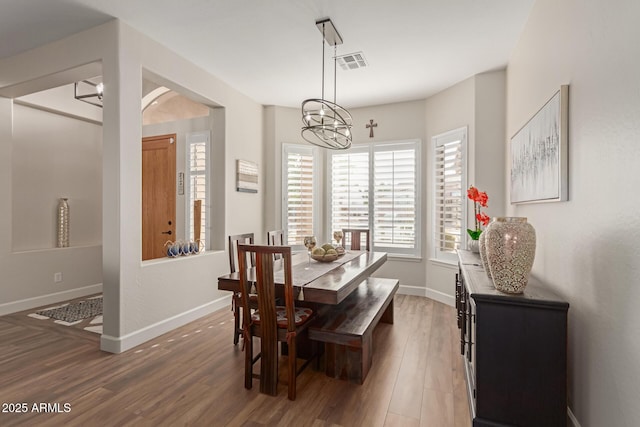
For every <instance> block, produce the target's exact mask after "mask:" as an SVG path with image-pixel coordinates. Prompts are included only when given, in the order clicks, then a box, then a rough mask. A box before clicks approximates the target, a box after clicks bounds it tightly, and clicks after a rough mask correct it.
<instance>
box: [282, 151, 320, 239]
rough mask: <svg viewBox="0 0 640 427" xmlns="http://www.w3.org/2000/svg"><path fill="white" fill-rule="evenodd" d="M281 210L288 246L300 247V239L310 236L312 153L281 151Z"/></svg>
mask: <svg viewBox="0 0 640 427" xmlns="http://www.w3.org/2000/svg"><path fill="white" fill-rule="evenodd" d="M285 153H286V156H285V161H286V165H285V170H286V177H285V178H286V179H285V189H286V193H285V206H286V217H285V220H286V224H284V229H285V230H286V235H287V244H288V245H302V244H303V240H304V236H311V235H313V234H314V232H313V176H314V170H313V169H314V163H313V149H311V148H308V147H293V146H290V147H285Z"/></svg>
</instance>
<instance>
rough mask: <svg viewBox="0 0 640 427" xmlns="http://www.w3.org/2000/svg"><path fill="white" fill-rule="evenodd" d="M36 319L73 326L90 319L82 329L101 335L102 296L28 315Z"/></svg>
mask: <svg viewBox="0 0 640 427" xmlns="http://www.w3.org/2000/svg"><path fill="white" fill-rule="evenodd" d="M29 316H30V317H33V318H36V319H53V320H54V321H55V323H58V324H61V325H65V326H73V325H78V324H80V323H82V322H83V321H84V320H85V319H92V320H91V321H90V322H85V323H88V325H87V326H86V327H84V328H83V329H85V330H87V331H90V332H95V333H99V334H101V333H102V296H101V295H100V296H97V297H92V298H87V299H85V300H82V301H74V302H69V303H65V304H62V305H57V306H55V307H48V308H45V309H43V310H39V311H36V312H35V313H32V314H29Z"/></svg>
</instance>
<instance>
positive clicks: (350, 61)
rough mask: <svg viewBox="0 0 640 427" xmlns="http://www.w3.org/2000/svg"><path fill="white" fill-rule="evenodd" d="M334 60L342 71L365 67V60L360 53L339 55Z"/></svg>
mask: <svg viewBox="0 0 640 427" xmlns="http://www.w3.org/2000/svg"><path fill="white" fill-rule="evenodd" d="M336 59H337V60H338V64H340V66H341V67H342V69H343V70H356V69H358V68H364V67H366V66H367V60H366V59H364V55H363V54H362V52H355V53H348V54H346V55H340V56H338V57H337V58H336Z"/></svg>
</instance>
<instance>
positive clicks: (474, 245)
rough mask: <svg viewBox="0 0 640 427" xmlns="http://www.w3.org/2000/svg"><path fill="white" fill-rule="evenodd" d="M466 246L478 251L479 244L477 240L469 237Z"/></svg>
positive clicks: (472, 250)
mask: <svg viewBox="0 0 640 427" xmlns="http://www.w3.org/2000/svg"><path fill="white" fill-rule="evenodd" d="M467 248H468V249H469V250H470V251H471V252H475V253H478V252H479V251H480V246H479V243H478V241H477V240H473V239H472V238H471V237H469V239H468V240H467Z"/></svg>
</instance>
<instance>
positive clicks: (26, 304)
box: [0, 283, 102, 316]
mask: <svg viewBox="0 0 640 427" xmlns="http://www.w3.org/2000/svg"><path fill="white" fill-rule="evenodd" d="M101 292H102V283H98V284H95V285H89V286H83V287H82V288H76V289H70V290H68V291H60V292H55V293H53V294H47V295H41V296H38V297H33V298H27V299H23V300H18V301H13V302H8V303H5V304H0V316H4V315H5V314H11V313H17V312H20V311H25V310H30V309H32V308H37V307H42V306H43V305H49V304H56V303H59V302H62V301H67V300H70V299H74V298H80V297H86V296H87V295H92V294H99V293H101Z"/></svg>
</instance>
